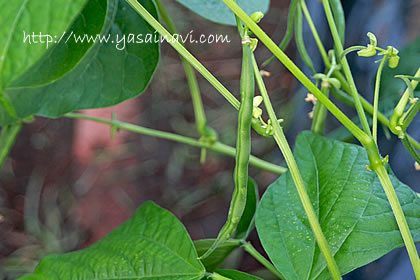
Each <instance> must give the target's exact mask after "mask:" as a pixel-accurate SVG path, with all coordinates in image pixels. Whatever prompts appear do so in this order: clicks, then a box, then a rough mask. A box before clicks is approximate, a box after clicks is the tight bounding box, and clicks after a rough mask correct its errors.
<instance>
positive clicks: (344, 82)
mask: <svg viewBox="0 0 420 280" xmlns="http://www.w3.org/2000/svg"><path fill="white" fill-rule="evenodd" d="M176 2H179V4H181V5H184V6H185V7H187V8H189V9H190V10H191V11H193V12H195V13H197V14H198V15H200V16H202V17H204V18H206V19H208V20H211V21H213V22H216V23H220V24H225V25H233V26H234V27H235V28H236V29H237V31H238V37H239V38H240V42H241V45H240V46H239V45H237V46H236V47H237V48H241V49H242V68H241V79H240V94H239V95H236V94H233V93H231V92H230V91H229V90H228V89H227V88H226V87H225V86H224V85H223V84H222V83H221V82H220V81H219V80H218V79H217V78H216V77H215V76H214V75H213V74H212V73H211V72H210V71H208V70H207V69H206V68H205V67H204V66H203V64H201V63H200V61H199V60H198V59H197V58H196V57H194V55H193V54H191V53H190V52H189V51H188V49H187V47H186V46H185V45H184V44H183V43H182V41H180V40H177V39H176V37H175V34H178V31H177V27H176V25H177V24H176V22H173V20H172V19H171V14H170V12H168V11H167V10H166V9H165V5H164V4H163V3H162V2H161V1H160V0H74V1H64V0H55V1H53V2H51V3H49V4H48V8H47V7H44V6H45V5H43V4H45V3H46V2H45V1H41V0H33V1H11V2H10V1H6V0H1V1H0V10H1V14H2V16H1V19H0V30H1V34H2V39H1V41H0V54H1V56H0V103H1V108H0V124H1V125H2V130H1V137H0V144H1V145H0V147H1V149H0V160H1V162H3V161H4V159H5V157H7V154H8V152H9V150H10V149H11V147H12V145H13V142H14V140H15V138H16V137H17V135H18V133H19V131H20V129H21V127H22V126H23V125H25V123H27V122H30V121H32V120H33V119H34V118H35V116H44V117H49V118H57V117H64V118H71V119H82V120H88V121H94V122H98V123H103V124H106V125H109V126H110V128H111V130H112V131H116V130H127V131H131V132H134V133H138V134H142V135H148V136H152V137H157V138H162V139H167V140H171V141H175V142H179V143H183V144H187V145H191V146H195V147H199V148H201V150H202V151H201V160H202V161H205V160H206V151H207V150H210V151H214V152H217V153H221V154H224V155H227V156H231V157H234V158H235V169H234V170H233V171H232V173H233V179H234V180H233V182H234V191H233V195H232V200H231V204H230V208H229V211H228V214H227V219H226V223H225V225H224V226H223V227H222V228H221V229H220V232H219V234H218V236H217V237H216V238H215V239H205V240H195V241H192V240H191V238H190V236H189V234H188V232H187V230H186V228H185V227H184V226H183V224H182V223H181V222H180V221H179V220H178V219H177V218H176V217H175V216H174V215H173V214H171V213H170V212H169V211H168V210H165V209H162V208H160V207H159V206H157V205H156V204H154V203H153V202H147V203H144V204H143V205H142V206H141V207H140V208H139V209H138V210H137V211H136V213H135V214H134V215H133V216H132V217H131V218H130V219H129V220H128V221H126V222H125V223H124V224H122V225H121V226H120V227H118V228H117V229H115V230H114V231H112V232H111V233H109V234H108V235H107V236H106V237H105V238H103V239H102V240H100V241H98V242H97V243H95V244H93V245H91V246H90V247H88V248H86V249H83V250H79V251H75V252H71V253H67V254H62V255H50V256H47V257H45V258H44V259H43V260H42V261H41V262H40V263H39V265H38V266H37V267H36V269H35V271H34V272H33V273H32V274H29V275H25V276H23V277H21V278H20V279H25V280H29V279H177V280H184V279H185V280H188V279H191V280H192V279H261V278H259V277H257V276H253V275H250V274H246V273H244V272H240V271H237V270H234V269H220V267H221V264H222V263H223V261H224V260H225V259H226V257H228V256H229V255H230V254H231V253H232V251H234V250H235V249H236V248H242V249H243V250H244V251H245V252H247V253H248V254H250V255H251V256H252V257H254V258H255V259H256V260H257V261H258V262H260V263H261V264H262V265H263V266H264V267H265V268H266V269H267V270H268V271H270V272H271V273H272V274H273V275H274V276H275V277H276V278H278V279H287V280H289V279H297V280H302V279H341V278H342V276H343V275H345V274H347V273H349V272H350V271H352V270H354V269H356V268H358V267H361V266H364V265H366V264H368V263H370V262H373V261H374V260H376V259H378V258H380V257H381V256H383V255H385V254H387V253H388V252H390V251H391V250H393V249H395V248H399V247H404V246H405V248H406V251H407V253H408V255H409V258H410V260H411V264H412V269H413V271H414V274H415V276H416V279H420V259H419V255H418V252H417V250H416V247H415V242H419V241H420V198H419V197H418V196H417V194H416V193H415V192H414V191H412V190H411V189H410V187H409V186H407V185H405V184H403V183H401V182H400V181H399V180H398V179H397V178H396V177H395V176H394V175H393V174H392V171H391V169H390V167H389V166H388V156H384V155H382V154H381V153H380V151H379V148H378V144H379V143H378V141H379V138H378V126H379V125H382V126H383V127H384V128H385V129H386V130H389V131H390V132H392V133H393V134H395V135H396V136H397V137H398V138H399V139H400V140H401V141H402V143H403V144H404V146H405V147H406V148H407V150H408V152H409V153H410V154H411V156H412V157H413V159H414V160H415V161H416V164H417V166H418V164H420V155H419V153H418V150H419V149H420V143H419V142H418V141H416V140H415V139H413V138H412V137H411V136H410V135H409V134H408V133H407V129H408V127H409V126H410V124H411V122H412V121H413V119H414V117H415V116H416V114H417V113H418V111H419V110H420V102H418V98H417V97H416V96H418V92H416V86H417V84H418V83H419V82H420V68H419V67H420V59H419V58H420V47H419V46H420V42H419V41H418V40H417V41H415V42H414V43H412V44H410V45H409V47H407V48H406V49H404V50H401V52H400V51H399V50H398V49H397V47H395V46H383V45H381V43H380V42H378V41H377V39H376V36H375V35H374V34H373V33H370V32H369V33H368V34H367V37H366V42H368V41H369V43H365V42H360V46H347V47H346V48H345V47H344V46H346V44H345V28H346V24H345V17H344V12H343V8H342V6H341V2H340V1H339V0H322V1H319V2H322V6H323V9H324V14H325V17H326V19H327V22H328V26H329V30H330V34H331V37H332V39H333V42H334V47H333V48H332V49H331V50H327V49H326V47H325V46H324V43H323V42H322V41H321V39H320V36H319V34H318V31H317V28H316V26H315V24H314V22H313V20H312V18H311V11H310V10H309V9H308V7H307V5H306V1H305V0H291V3H290V6H289V13H288V20H287V23H288V25H287V30H286V33H285V35H284V37H283V39H282V40H281V42H278V43H276V42H274V41H273V40H272V39H271V37H270V35H268V34H267V33H266V32H265V31H264V30H263V29H262V28H261V27H260V26H259V23H260V21H262V20H263V17H264V13H267V12H268V7H269V0H253V1H251V0H238V1H235V0H214V1H193V0H177V1H176ZM320 5H321V3H320ZM45 17H48V19H49V20H48V21H46V20H45ZM304 20H305V21H306V22H307V23H308V25H309V27H310V30H311V33H312V36H313V38H314V39H315V42H316V46H317V48H318V50H319V53H320V55H321V57H322V61H323V69H318V68H320V67H319V66H318V65H314V63H313V62H312V58H311V57H310V55H309V54H308V52H307V49H306V46H305V43H304V40H303V32H302V28H303V27H302V26H303V21H304ZM165 26H166V27H165ZM32 30H33V31H35V32H41V33H40V34H48V36H45V37H42V36H40V37H36V36H35V33H32V37H27V38H26V39H28V38H30V39H32V40H35V39H38V40H42V39H44V41H46V42H44V44H34V43H33V44H23V43H22V40H21V37H22V34H23V33H24V32H30V31H31V32H32ZM28 34H29V35H31V33H28ZM36 34H38V33H36ZM83 34H88V35H92V34H93V35H95V34H101V35H110V36H111V38H115V37H117V38H118V36H119V37H120V38H123V37H124V36H127V37H126V38H127V40H130V35H129V34H137V35H142V36H143V37H142V38H144V41H142V42H141V43H139V42H137V44H128V43H129V42H128V41H127V45H126V48H125V49H124V50H123V51H121V50H118V49H117V48H115V46H114V45H113V44H110V43H103V42H96V41H82V42H75V41H74V40H68V39H69V38H70V35H83ZM24 36H25V35H24ZM148 36H149V37H148ZM152 37H153V38H156V37H157V38H164V40H162V42H163V41H166V42H167V43H169V44H170V45H171V46H172V47H173V48H174V49H175V50H176V52H177V53H178V54H179V56H180V59H181V60H182V63H183V66H184V69H185V74H186V77H187V80H188V84H189V89H190V96H191V100H192V105H193V107H194V113H195V122H196V129H197V135H198V137H197V138H190V137H186V136H182V135H177V134H173V133H170V132H164V131H158V130H154V129H151V128H146V127H141V126H138V125H135V124H131V123H126V122H121V121H119V120H118V119H117V118H116V117H115V116H113V117H112V118H111V119H101V118H96V117H92V116H88V115H83V114H80V113H77V112H76V111H78V110H81V109H89V108H101V107H108V106H113V105H116V104H118V103H120V102H123V101H125V100H128V99H130V98H133V97H135V96H138V95H140V94H141V93H143V92H144V91H145V89H146V88H147V85H148V84H149V82H150V80H151V79H152V77H153V74H154V71H155V68H156V66H157V63H158V60H159V44H160V40H155V39H151V38H152ZM137 38H138V37H137ZM147 38H149V39H150V40H148V39H147ZM132 39H133V38H132ZM292 39H294V41H295V43H296V47H297V51H298V53H299V55H300V58H301V60H302V61H303V63H304V64H305V65H306V66H307V67H308V69H309V70H310V71H312V72H313V73H312V74H311V75H310V76H307V75H305V74H304V73H303V72H302V70H301V69H300V68H299V67H298V66H297V65H296V64H295V62H293V61H292V60H291V59H290V58H289V57H288V56H287V55H286V54H285V52H284V50H285V49H286V47H287V46H288V45H289V43H290V42H291V41H292ZM45 43H50V44H52V45H53V46H52V47H49V48H45ZM264 47H265V48H267V49H268V50H269V51H270V52H271V54H272V58H270V59H268V60H266V61H258V60H257V59H256V57H255V56H254V51H255V50H256V48H264ZM348 56H359V58H358V59H364V57H373V56H376V57H377V59H378V61H377V62H378V64H379V65H378V69H377V74H376V78H375V82H374V89H373V91H372V93H373V96H374V98H373V104H370V103H369V102H368V101H367V100H366V99H364V98H363V97H362V96H361V95H360V94H359V92H358V89H357V85H356V83H355V80H354V78H353V75H352V71H351V69H350V66H349V63H348V60H347V57H348ZM276 60H277V61H279V62H281V63H282V65H284V67H286V68H287V69H288V70H289V71H290V73H291V74H292V75H293V76H294V77H295V78H296V79H297V80H298V81H299V82H300V83H301V84H302V85H303V87H305V88H306V90H307V91H308V92H309V93H308V96H307V100H308V101H311V102H313V104H314V109H313V112H311V118H312V127H311V130H310V131H304V132H301V133H300V134H299V135H298V137H297V139H296V143H294V152H292V150H291V147H290V146H291V144H290V143H289V142H288V141H287V139H286V136H285V133H284V131H283V127H282V122H283V119H280V118H279V116H281V115H282V112H279V111H277V112H276V110H275V108H274V106H273V105H272V102H271V100H270V94H269V93H268V91H267V88H266V86H265V81H264V78H265V76H266V75H265V73H266V71H264V68H265V67H266V66H267V65H268V64H270V63H273V62H274V61H276ZM195 71H197V72H198V73H200V74H201V75H202V76H203V77H204V78H205V79H207V81H208V82H209V83H210V84H211V85H212V86H213V87H214V88H215V89H216V90H217V91H218V92H219V93H220V94H221V95H222V96H223V97H224V98H225V99H226V100H227V101H228V102H229V103H230V104H231V105H232V107H233V109H234V110H237V111H238V115H237V131H236V147H231V146H228V145H226V144H223V143H222V142H220V140H219V138H218V135H217V131H216V130H215V129H213V128H212V127H210V126H209V125H208V122H207V118H206V114H205V110H204V106H203V102H202V99H201V95H200V88H199V85H198V82H197V77H196V72H195ZM391 81H398V83H397V84H398V85H399V87H400V88H401V86H404V87H405V91H404V93H403V94H402V96H399V95H398V92H395V91H392V90H391V89H390V87H386V89H387V90H388V89H389V90H390V91H391V92H386V91H385V90H383V88H385V86H386V85H387V84H389V83H390V82H391ZM394 84H395V82H394ZM392 94H393V95H392ZM236 96H239V99H238V98H237V97H236ZM332 97H334V99H333V98H332ZM381 99H382V100H385V101H386V102H388V104H391V105H392V107H393V110H389V111H382V112H381V110H384V109H385V108H381V103H380V101H381ZM337 100H339V101H342V102H343V103H345V104H347V105H349V106H351V107H354V108H355V109H356V110H355V111H356V112H357V116H358V117H357V119H351V118H350V117H349V116H348V115H346V114H345V113H344V112H343V111H342V110H341V109H339V107H337V106H336V105H335V103H334V102H336V101H337ZM333 101H334V102H333ZM385 101H384V102H385ZM382 107H383V106H382ZM328 114H331V115H332V116H333V117H335V118H336V119H337V120H338V121H339V122H340V123H341V124H342V126H344V127H345V128H346V129H347V130H348V131H349V132H350V133H351V134H352V135H353V137H354V138H355V139H356V140H357V141H358V144H349V143H344V142H341V141H338V140H334V139H331V138H326V137H325V136H324V133H325V122H326V119H327V115H328ZM266 116H268V118H267V117H266ZM252 131H255V133H252ZM251 135H252V137H258V136H261V137H268V138H272V139H273V140H274V141H275V143H276V144H277V146H278V148H279V149H280V151H281V153H282V155H283V157H284V160H285V163H286V164H287V168H286V167H282V166H279V165H276V164H273V163H269V162H267V161H265V160H262V159H260V158H257V157H255V156H253V155H252V154H251V148H252V147H251ZM249 168H259V169H262V170H265V171H268V172H271V173H274V174H276V175H279V176H280V177H279V178H278V179H277V180H276V181H275V182H274V183H272V184H271V185H270V186H269V187H268V189H267V190H266V191H265V193H264V195H263V196H262V198H261V199H259V197H258V188H257V185H256V183H255V182H254V181H253V179H251V178H249V176H248V170H249ZM413 168H414V167H413ZM254 228H256V231H257V233H258V238H259V239H260V241H261V243H262V246H263V248H264V250H265V252H266V254H267V255H268V259H266V258H265V257H264V256H263V254H261V253H260V252H258V251H257V250H256V249H255V248H254V247H253V245H252V244H251V243H250V241H249V239H248V236H249V234H250V232H251V231H252V230H253V229H254Z"/></svg>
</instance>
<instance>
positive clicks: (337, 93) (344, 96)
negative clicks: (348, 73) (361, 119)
mask: <svg viewBox="0 0 420 280" xmlns="http://www.w3.org/2000/svg"><path fill="white" fill-rule="evenodd" d="M332 92H333V94H334V96H335V97H336V98H337V99H339V100H340V101H342V102H343V103H345V104H347V105H349V106H353V107H354V101H353V99H352V98H351V97H350V96H349V95H348V94H346V93H344V92H343V91H341V90H337V89H333V90H332ZM361 101H362V105H363V108H364V109H365V110H366V112H367V113H368V114H369V115H371V116H372V115H373V106H372V104H370V103H369V101H367V100H366V99H364V98H363V97H362V98H361ZM378 120H379V122H381V123H382V124H384V125H385V126H386V127H388V128H389V129H391V131H392V125H391V123H390V120H389V119H388V118H387V117H386V116H385V115H384V114H383V113H381V112H379V111H378ZM407 139H408V141H410V143H411V145H413V146H414V147H415V148H416V149H418V150H420V143H419V142H418V141H417V140H415V139H414V138H413V137H411V136H410V135H407Z"/></svg>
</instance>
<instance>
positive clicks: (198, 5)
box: [176, 0, 270, 25]
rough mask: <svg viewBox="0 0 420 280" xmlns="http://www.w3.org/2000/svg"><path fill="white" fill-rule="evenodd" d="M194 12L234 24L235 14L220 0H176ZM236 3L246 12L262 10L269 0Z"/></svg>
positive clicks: (264, 9)
mask: <svg viewBox="0 0 420 280" xmlns="http://www.w3.org/2000/svg"><path fill="white" fill-rule="evenodd" d="M176 1H177V2H178V3H181V4H182V5H184V6H185V7H187V8H188V9H190V10H191V11H193V12H194V13H196V14H198V15H200V16H202V17H204V18H206V19H208V20H210V21H213V22H216V23H220V24H227V25H236V21H235V15H234V14H233V13H232V12H231V11H230V10H229V8H228V7H226V5H225V4H223V2H222V1H220V0H206V1H203V0H176ZM237 3H238V5H239V6H240V7H241V8H242V9H243V10H244V11H245V12H246V13H247V14H248V15H252V14H253V13H254V12H262V13H263V14H265V13H266V12H267V11H268V8H269V7H270V0H238V1H237Z"/></svg>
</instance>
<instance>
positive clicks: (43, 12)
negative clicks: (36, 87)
mask: <svg viewBox="0 0 420 280" xmlns="http://www.w3.org/2000/svg"><path fill="white" fill-rule="evenodd" d="M85 3H86V0H73V1H66V0H31V1H29V0H13V1H8V0H0V11H1V17H0V38H2V39H1V40H0V91H1V89H4V88H5V87H7V85H8V84H9V83H10V82H12V81H13V80H14V79H16V78H17V77H18V76H20V75H21V74H23V73H24V72H25V71H26V70H27V69H29V67H31V66H32V65H33V64H34V63H35V62H36V61H37V60H38V59H40V58H41V56H42V55H43V54H44V53H46V52H47V48H46V45H45V44H39V43H38V44H35V43H32V44H30V43H29V41H28V40H26V42H25V37H26V38H27V35H29V34H31V35H32V34H36V35H39V34H41V35H43V36H46V35H49V36H51V37H52V38H54V39H56V38H60V37H61V35H62V34H63V32H65V31H66V29H67V28H68V27H69V26H70V24H71V23H72V21H73V19H74V18H75V17H76V15H77V14H78V13H79V12H80V11H81V10H82V8H83V6H84V5H85ZM38 40H39V39H38ZM43 40H44V41H45V40H46V37H43Z"/></svg>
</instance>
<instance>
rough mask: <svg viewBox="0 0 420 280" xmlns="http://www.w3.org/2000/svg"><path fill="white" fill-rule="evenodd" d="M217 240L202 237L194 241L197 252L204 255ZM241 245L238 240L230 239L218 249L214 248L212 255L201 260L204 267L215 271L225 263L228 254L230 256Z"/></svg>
mask: <svg viewBox="0 0 420 280" xmlns="http://www.w3.org/2000/svg"><path fill="white" fill-rule="evenodd" d="M215 241H216V239H200V240H195V241H194V246H195V248H196V249H197V253H198V255H199V256H201V255H203V254H204V253H205V252H207V250H208V249H209V248H210V247H211V245H213V243H214V242H215ZM239 246H241V244H240V242H239V241H237V240H228V241H226V242H225V243H223V244H222V245H220V246H219V247H217V249H216V250H214V252H213V253H211V255H210V256H208V257H207V258H205V259H203V260H201V261H202V263H203V265H204V267H205V268H206V271H209V272H213V271H214V270H215V269H216V268H218V267H219V265H221V264H222V263H223V261H224V260H225V259H226V257H227V256H229V255H230V254H231V253H232V252H233V250H235V249H236V248H238V247H239Z"/></svg>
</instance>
